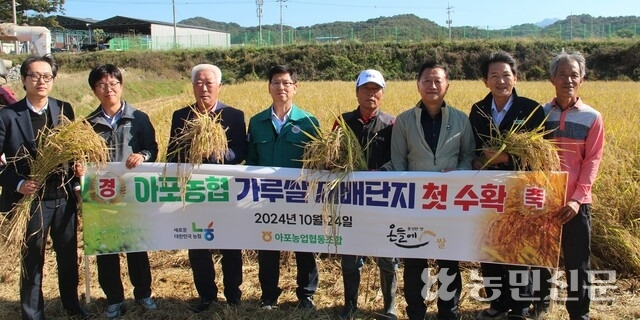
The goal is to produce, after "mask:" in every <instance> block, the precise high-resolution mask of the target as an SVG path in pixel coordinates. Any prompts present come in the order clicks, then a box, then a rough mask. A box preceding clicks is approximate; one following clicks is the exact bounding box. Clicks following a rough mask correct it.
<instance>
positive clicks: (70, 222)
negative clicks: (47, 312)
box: [14, 199, 79, 320]
mask: <svg viewBox="0 0 640 320" xmlns="http://www.w3.org/2000/svg"><path fill="white" fill-rule="evenodd" d="M14 219H15V217H14ZM49 234H51V240H52V242H53V250H54V251H55V252H56V263H57V265H58V288H59V290H60V300H62V306H63V307H64V308H65V309H69V310H76V309H77V308H78V306H79V303H78V252H77V249H78V242H77V237H76V204H75V203H74V202H73V201H70V202H69V205H67V200H66V199H55V200H45V201H41V202H38V201H34V202H33V203H32V205H31V219H30V220H29V224H28V225H27V232H26V239H25V241H26V242H25V246H26V248H24V249H23V251H22V268H21V278H20V305H21V307H22V319H25V320H27V319H44V300H43V297H42V268H43V265H44V251H45V244H46V239H47V236H48V235H49Z"/></svg>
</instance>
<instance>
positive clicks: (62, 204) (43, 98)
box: [0, 56, 88, 319]
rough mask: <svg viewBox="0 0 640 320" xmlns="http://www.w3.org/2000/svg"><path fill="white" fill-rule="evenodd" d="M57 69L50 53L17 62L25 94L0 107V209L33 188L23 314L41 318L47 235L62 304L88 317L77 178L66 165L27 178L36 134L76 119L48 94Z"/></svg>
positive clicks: (22, 289) (9, 207)
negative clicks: (82, 299) (82, 297)
mask: <svg viewBox="0 0 640 320" xmlns="http://www.w3.org/2000/svg"><path fill="white" fill-rule="evenodd" d="M57 69H58V65H57V64H56V62H55V61H54V60H53V58H52V57H50V56H44V57H29V58H27V59H26V60H25V61H24V62H23V63H22V66H21V67H20V75H21V76H22V83H23V85H24V89H25V91H26V97H25V98H24V99H22V100H20V101H18V102H16V103H14V104H12V105H9V106H7V107H5V108H2V109H0V154H2V155H4V156H5V157H6V160H7V162H6V164H3V165H2V167H1V168H0V184H1V185H2V195H1V197H2V199H1V201H0V204H1V205H2V208H0V211H10V210H12V209H13V208H14V207H15V205H16V203H17V202H18V201H19V200H20V199H21V198H22V197H23V196H26V195H30V194H34V193H37V196H36V200H34V201H33V204H32V206H31V213H30V214H31V217H30V219H29V222H28V225H27V230H26V235H25V245H26V248H24V249H23V250H22V254H21V255H22V267H21V269H20V270H21V278H20V303H21V306H22V319H44V318H45V317H44V299H43V297H42V268H43V264H44V251H45V245H46V238H47V235H48V234H51V239H52V241H53V249H54V250H55V252H56V261H57V265H58V286H59V289H60V299H61V300H62V305H63V307H64V308H65V309H66V311H67V313H68V314H69V315H73V316H79V317H80V318H85V317H87V316H88V315H87V312H86V311H85V310H84V309H83V308H82V307H81V306H80V304H79V302H78V265H77V263H78V252H77V236H76V222H77V221H76V220H77V217H76V213H77V207H76V198H75V197H74V192H73V191H74V190H72V189H75V188H79V186H80V185H79V184H78V179H77V178H75V177H74V172H72V171H73V170H66V171H64V172H61V173H55V174H52V175H51V176H50V177H48V178H47V180H46V182H45V183H44V185H41V184H40V183H38V182H36V181H34V180H31V179H30V178H29V174H30V171H31V170H30V165H29V161H28V159H27V158H26V157H25V156H26V155H29V156H31V157H35V156H36V152H37V147H38V146H37V144H38V138H39V136H40V134H41V133H42V132H43V130H45V129H51V128H54V127H55V126H57V125H58V123H59V121H60V117H61V116H65V117H67V118H68V119H70V120H73V119H74V113H73V109H72V108H71V105H69V103H68V102H63V101H60V100H57V99H54V98H51V97H49V93H50V92H51V89H52V87H53V79H55V77H56V74H57V71H58V70H57ZM82 170H83V169H80V168H79V167H78V169H77V170H76V172H75V175H78V176H79V175H81V174H82V173H83V172H81V171H82ZM72 185H73V188H72Z"/></svg>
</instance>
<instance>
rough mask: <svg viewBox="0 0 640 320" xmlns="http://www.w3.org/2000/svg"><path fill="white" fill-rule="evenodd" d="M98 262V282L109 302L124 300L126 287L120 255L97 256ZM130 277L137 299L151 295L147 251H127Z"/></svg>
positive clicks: (114, 302)
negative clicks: (122, 275)
mask: <svg viewBox="0 0 640 320" xmlns="http://www.w3.org/2000/svg"><path fill="white" fill-rule="evenodd" d="M96 260H97V262H98V282H99V283H100V287H101V288H102V291H104V294H105V295H106V296H107V302H108V303H109V304H116V303H121V302H123V301H124V288H123V287H122V279H121V278H120V255H118V254H105V255H99V256H97V257H96ZM127 268H128V269H129V279H130V280H131V284H132V285H133V296H134V298H135V299H136V300H139V299H144V298H149V297H151V270H150V268H149V256H148V255H147V253H146V252H132V253H127Z"/></svg>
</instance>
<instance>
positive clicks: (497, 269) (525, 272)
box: [480, 263, 533, 316]
mask: <svg viewBox="0 0 640 320" xmlns="http://www.w3.org/2000/svg"><path fill="white" fill-rule="evenodd" d="M480 268H481V269H482V277H483V278H484V287H485V291H486V292H487V298H488V299H491V308H493V309H496V310H499V311H503V312H507V311H508V312H509V314H510V315H517V316H526V315H528V314H529V306H530V305H531V302H532V299H533V298H532V293H531V290H532V283H531V281H532V277H531V269H530V268H529V267H528V266H518V265H504V264H497V263H481V264H480Z"/></svg>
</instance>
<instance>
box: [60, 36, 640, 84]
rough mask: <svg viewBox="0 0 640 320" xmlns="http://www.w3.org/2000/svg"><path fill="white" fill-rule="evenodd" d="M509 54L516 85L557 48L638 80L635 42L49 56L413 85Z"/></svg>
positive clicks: (599, 72) (184, 70) (65, 64)
mask: <svg viewBox="0 0 640 320" xmlns="http://www.w3.org/2000/svg"><path fill="white" fill-rule="evenodd" d="M498 49H501V50H505V51H507V52H510V53H512V54H513V55H514V56H515V57H516V59H517V60H518V61H519V63H520V74H519V77H520V79H522V80H544V79H547V73H548V72H547V69H548V62H549V60H550V59H551V57H553V55H554V54H556V53H558V52H560V51H561V50H563V49H564V50H566V51H574V50H577V51H580V52H583V53H584V54H585V56H586V57H587V70H588V76H587V77H588V78H589V79H590V80H629V79H631V80H640V44H638V43H637V42H633V41H630V40H619V41H582V42H577V41H559V40H546V41H530V40H522V41H517V40H501V41H498V40H492V41H454V42H449V41H434V42H426V43H418V44H402V43H355V42H343V43H339V44H322V45H321V44H318V45H299V46H295V45H294V46H284V47H265V48H258V47H251V46H245V47H233V48H231V49H210V50H174V51H156V52H151V51H136V52H132V51H127V52H117V51H102V52H91V53H81V54H68V53H62V54H57V55H56V58H57V59H58V61H59V62H60V63H61V65H62V68H63V70H64V71H66V72H73V71H84V70H87V69H89V68H91V67H92V66H94V65H96V64H99V63H107V62H108V63H114V64H117V65H119V66H121V67H124V68H129V67H131V68H140V69H146V70H154V71H156V72H158V73H160V74H164V75H167V76H168V77H172V76H176V75H179V76H183V77H184V76H188V74H189V70H190V69H191V67H192V66H194V65H196V64H198V63H202V62H207V63H213V64H216V65H218V66H219V67H220V68H221V69H222V70H223V78H224V81H225V82H227V83H234V82H237V81H246V80H255V79H264V77H265V75H266V73H267V70H268V69H269V68H270V67H271V66H273V65H275V64H288V65H290V66H292V67H294V68H295V69H296V70H297V71H298V73H299V76H300V78H301V79H303V80H306V81H313V80H353V79H354V78H355V76H356V75H357V73H358V72H359V71H360V70H362V69H366V68H376V69H379V70H381V71H382V72H383V73H384V74H385V75H386V76H387V78H389V79H394V80H408V79H414V77H415V73H416V70H417V68H418V67H419V65H420V64H421V63H422V62H423V61H425V60H427V59H435V58H437V59H439V60H443V61H444V62H446V63H448V64H449V65H450V67H451V77H452V78H453V79H478V78H480V71H479V70H478V69H479V65H480V61H481V60H482V58H483V56H485V55H486V54H487V53H489V52H491V51H493V50H498Z"/></svg>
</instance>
